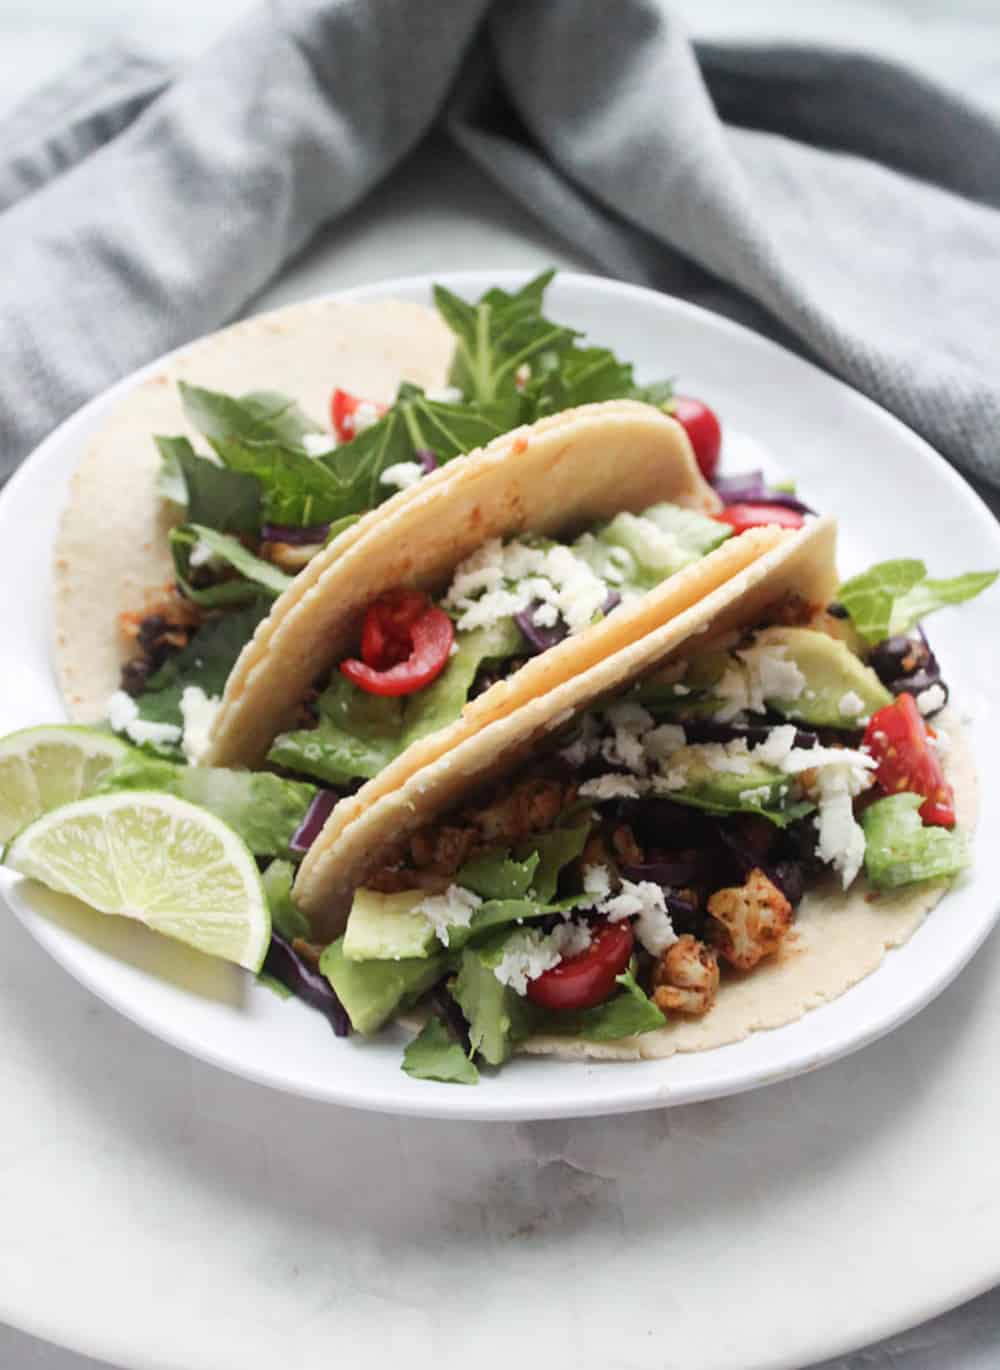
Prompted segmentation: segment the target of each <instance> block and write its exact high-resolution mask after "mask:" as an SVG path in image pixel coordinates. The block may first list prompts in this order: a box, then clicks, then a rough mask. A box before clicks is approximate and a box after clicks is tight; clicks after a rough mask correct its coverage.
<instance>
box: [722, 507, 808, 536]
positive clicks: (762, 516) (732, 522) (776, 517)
mask: <svg viewBox="0 0 1000 1370" xmlns="http://www.w3.org/2000/svg"><path fill="white" fill-rule="evenodd" d="M714 517H715V518H716V519H718V521H719V522H720V523H728V524H729V526H730V528H732V529H733V530H734V531H735V532H737V533H745V532H746V530H747V529H748V528H763V526H764V525H765V524H767V523H776V524H777V525H778V527H779V528H801V527H802V525H803V523H804V522H805V519H804V518H803V517H802V515H801V514H800V513H799V511H798V510H797V509H786V508H785V506H784V505H783V504H728V505H727V506H726V507H725V509H723V510H722V511H721V512H720V513H718V514H715V515H714Z"/></svg>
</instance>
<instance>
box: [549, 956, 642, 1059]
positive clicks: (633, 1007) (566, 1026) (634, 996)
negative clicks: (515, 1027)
mask: <svg viewBox="0 0 1000 1370" xmlns="http://www.w3.org/2000/svg"><path fill="white" fill-rule="evenodd" d="M617 983H618V984H619V985H621V989H620V990H619V992H618V993H617V994H615V995H613V996H612V997H611V998H610V999H606V1000H605V1001H604V1003H603V1004H595V1005H594V1007H593V1008H587V1009H580V1010H578V1011H575V1012H573V1011H570V1012H567V1011H565V1010H563V1011H561V1012H550V1013H546V1014H545V1015H544V1017H542V1018H541V1019H540V1020H539V1021H538V1022H537V1023H536V1024H535V1030H536V1031H538V1032H552V1033H557V1034H558V1035H559V1036H561V1037H583V1038H584V1040H585V1041H588V1042H614V1041H617V1040H618V1038H620V1037H637V1036H639V1035H640V1034H641V1033H643V1032H654V1031H655V1030H656V1029H657V1028H660V1027H663V1026H664V1024H665V1023H666V1021H667V1020H666V1018H665V1017H664V1016H663V1014H662V1013H661V1012H660V1010H659V1009H658V1008H657V1007H656V1005H655V1004H654V1003H653V1002H652V1000H651V999H649V998H647V996H646V995H645V994H644V993H643V991H642V989H641V988H640V987H639V984H638V982H637V981H636V978H635V976H634V975H633V974H632V972H631V971H630V970H627V971H625V973H624V974H623V975H619V976H618V977H617Z"/></svg>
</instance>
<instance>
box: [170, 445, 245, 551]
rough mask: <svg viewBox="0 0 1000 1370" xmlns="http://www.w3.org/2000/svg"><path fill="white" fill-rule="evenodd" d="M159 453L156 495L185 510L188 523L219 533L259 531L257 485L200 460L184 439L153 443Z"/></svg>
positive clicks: (243, 477) (207, 461)
mask: <svg viewBox="0 0 1000 1370" xmlns="http://www.w3.org/2000/svg"><path fill="white" fill-rule="evenodd" d="M155 442H156V445H157V447H158V448H159V451H160V463H161V465H160V475H159V480H158V488H159V492H160V494H161V495H162V496H163V497H164V498H166V499H169V500H171V501H172V502H173V503H174V504H179V505H182V506H185V505H186V507H187V517H188V519H189V520H190V521H191V522H192V523H200V524H202V525H204V526H207V527H209V528H217V529H218V530H219V531H220V532H223V533H256V532H257V531H258V530H259V529H260V485H259V483H258V482H257V481H256V480H255V479H254V478H253V477H252V476H248V475H242V474H241V473H240V472H238V471H227V470H226V468H225V467H224V466H218V465H216V463H215V462H214V461H210V460H209V459H208V458H207V457H200V456H199V455H198V453H197V452H196V451H195V450H194V448H193V447H192V446H191V444H190V443H189V442H188V440H187V438H162V437H158V438H156V439H155Z"/></svg>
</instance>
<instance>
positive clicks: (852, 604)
mask: <svg viewBox="0 0 1000 1370" xmlns="http://www.w3.org/2000/svg"><path fill="white" fill-rule="evenodd" d="M998 574H1000V572H997V571H969V572H967V573H966V574H965V575H961V576H953V577H951V579H949V580H931V579H930V578H929V577H928V575H927V567H926V566H925V565H924V563H923V562H922V561H917V560H916V559H910V558H905V559H901V560H898V561H882V562H879V564H878V565H877V566H872V567H871V568H870V569H869V570H867V571H864V572H863V573H862V574H861V575H858V576H853V577H852V578H851V579H850V580H846V581H844V583H843V585H841V587H840V589H839V590H838V591H837V599H838V600H839V602H840V603H841V604H842V605H843V606H844V608H845V609H846V610H847V612H848V613H849V614H850V616H851V619H852V621H853V623H854V626H855V628H856V629H857V630H858V632H859V633H860V635H861V636H862V637H863V638H864V639H865V641H866V642H871V643H875V642H882V641H884V639H885V638H887V637H895V636H896V635H897V634H898V633H905V632H907V631H908V630H909V629H910V628H912V627H913V626H914V625H915V624H916V623H918V622H919V621H920V620H921V619H922V618H926V617H927V615H928V614H930V613H933V612H934V610H935V609H942V608H944V607H945V605H948V604H961V603H963V601H965V600H967V599H972V598H973V597H974V596H976V595H978V594H980V593H981V592H982V591H983V590H985V589H987V588H988V587H989V586H990V585H992V584H993V582H994V581H995V580H996V578H997V575H998Z"/></svg>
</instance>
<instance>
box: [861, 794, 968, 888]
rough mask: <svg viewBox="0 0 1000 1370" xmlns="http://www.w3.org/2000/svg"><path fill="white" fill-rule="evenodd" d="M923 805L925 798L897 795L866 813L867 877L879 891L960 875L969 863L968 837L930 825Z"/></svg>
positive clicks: (878, 803)
mask: <svg viewBox="0 0 1000 1370" xmlns="http://www.w3.org/2000/svg"><path fill="white" fill-rule="evenodd" d="M923 803H924V799H923V796H922V795H919V794H909V793H904V794H893V795H889V796H888V797H887V798H885V799H878V800H876V801H875V803H874V804H870V805H869V806H868V807H867V808H866V809H865V811H864V813H863V814H862V815H861V826H862V828H863V829H864V834H865V874H866V875H867V876H868V879H869V880H870V881H871V882H872V884H873V885H875V886H877V887H878V888H879V889H896V888H897V887H898V886H899V885H910V884H912V883H913V882H914V881H916V880H932V879H935V878H940V877H942V876H952V875H957V874H958V873H959V871H961V870H964V869H965V867H966V866H967V865H968V864H969V843H968V839H967V838H966V836H965V834H964V833H961V832H954V831H951V830H949V829H948V828H942V827H939V826H937V825H930V824H928V825H926V826H925V825H924V824H923V823H922V822H921V820H920V812H919V810H920V808H921V806H922V804H923Z"/></svg>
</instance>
